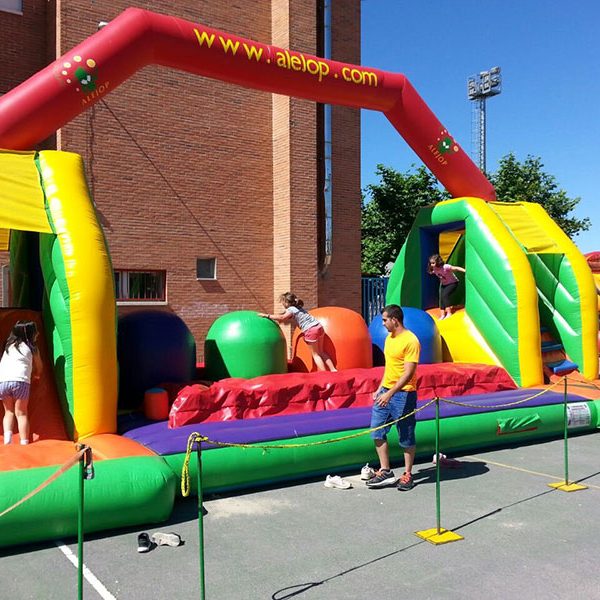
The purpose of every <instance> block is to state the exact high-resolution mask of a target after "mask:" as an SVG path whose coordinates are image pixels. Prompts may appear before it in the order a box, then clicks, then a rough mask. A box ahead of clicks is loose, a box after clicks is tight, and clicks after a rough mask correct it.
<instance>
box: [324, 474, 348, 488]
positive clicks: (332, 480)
mask: <svg viewBox="0 0 600 600" xmlns="http://www.w3.org/2000/svg"><path fill="white" fill-rule="evenodd" d="M323 485H324V486H325V487H328V488H336V489H338V490H349V489H350V488H351V487H352V484H351V483H350V482H349V481H346V480H345V479H342V478H341V477H340V476H339V475H333V476H332V475H327V477H326V478H325V483H324V484H323Z"/></svg>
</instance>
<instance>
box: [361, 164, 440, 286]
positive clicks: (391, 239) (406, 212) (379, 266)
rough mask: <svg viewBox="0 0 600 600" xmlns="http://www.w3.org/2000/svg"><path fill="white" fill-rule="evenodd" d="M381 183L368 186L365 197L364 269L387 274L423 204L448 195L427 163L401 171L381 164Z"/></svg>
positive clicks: (363, 224) (432, 202)
mask: <svg viewBox="0 0 600 600" xmlns="http://www.w3.org/2000/svg"><path fill="white" fill-rule="evenodd" d="M375 173H376V175H377V176H378V177H379V179H380V182H379V183H372V184H370V185H368V186H367V187H366V190H365V191H366V195H365V196H363V199H362V219H361V251H362V261H361V267H362V272H363V273H365V274H367V273H368V274H371V275H383V273H384V271H385V265H386V264H387V263H388V262H390V261H394V260H395V259H396V255H397V253H398V252H399V251H400V248H401V247H402V244H404V240H405V239H406V237H407V236H408V232H409V231H410V228H411V227H412V224H413V222H414V220H415V217H416V216H417V213H418V212H419V209H421V208H422V207H423V206H427V205H428V204H434V203H436V202H439V201H440V200H445V199H447V198H448V195H447V194H446V193H445V192H444V191H442V190H441V189H440V188H439V187H438V184H437V179H436V178H435V177H434V176H433V175H432V174H431V173H430V172H429V171H428V170H427V169H426V168H425V167H423V166H421V167H419V168H418V169H417V170H416V172H414V173H411V172H408V171H407V172H406V173H400V172H398V171H396V170H395V169H393V168H391V167H385V166H384V165H377V170H376V171H375Z"/></svg>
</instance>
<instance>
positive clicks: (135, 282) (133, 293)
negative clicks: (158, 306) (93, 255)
mask: <svg viewBox="0 0 600 600" xmlns="http://www.w3.org/2000/svg"><path fill="white" fill-rule="evenodd" d="M166 281H167V272H166V271H125V270H122V269H115V293H116V296H117V302H123V303H129V302H144V303H145V302H166V300H167V294H166Z"/></svg>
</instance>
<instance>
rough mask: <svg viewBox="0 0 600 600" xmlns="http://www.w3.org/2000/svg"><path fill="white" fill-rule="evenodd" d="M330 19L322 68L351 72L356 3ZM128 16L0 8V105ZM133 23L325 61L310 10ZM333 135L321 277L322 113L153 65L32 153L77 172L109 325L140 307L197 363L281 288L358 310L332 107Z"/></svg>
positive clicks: (351, 138) (356, 213)
mask: <svg viewBox="0 0 600 600" xmlns="http://www.w3.org/2000/svg"><path fill="white" fill-rule="evenodd" d="M331 4H332V14H331V51H332V53H331V58H333V59H334V60H340V61H344V62H349V63H355V64H359V63H360V3H359V2H356V1H355V0H338V1H337V2H333V3H331ZM128 5H129V2H126V1H125V0H106V1H105V2H101V3H100V2H93V1H91V0H69V2H60V1H57V0H51V1H48V2H46V1H41V0H22V1H20V0H0V48H2V50H1V51H0V53H1V55H2V60H1V61H0V94H3V93H5V92H7V91H8V90H10V89H12V88H13V87H15V86H16V85H18V84H19V83H21V82H22V81H24V80H25V79H27V78H28V77H29V76H31V75H32V74H34V73H35V72H37V71H38V70H40V69H41V68H42V67H44V66H45V65H46V64H48V63H49V62H51V61H52V60H54V59H55V58H57V57H58V56H61V55H62V54H64V53H65V52H67V51H68V50H69V49H71V48H73V47H74V46H76V45H77V44H78V43H79V42H81V41H82V40H83V39H85V38H86V37H88V36H90V35H92V34H93V33H94V32H95V31H97V28H98V24H99V23H100V22H101V21H110V20H111V19H113V18H115V17H116V16H117V15H118V14H119V13H121V12H122V11H123V10H124V9H126V8H127V7H128ZM144 8H145V9H147V10H151V11H155V12H159V13H163V14H170V15H173V16H177V17H180V18H182V19H186V20H189V21H193V22H197V23H201V24H203V25H206V26H209V27H214V28H217V29H221V30H223V31H226V32H229V33H232V34H236V35H240V36H243V37H247V38H250V39H254V40H257V41H260V42H264V43H269V44H274V45H277V46H280V47H283V48H291V49H293V50H297V51H301V52H305V53H308V54H316V55H323V36H324V26H323V23H324V20H323V7H322V1H320V0H302V1H300V0H261V1H260V2H248V3H235V4H233V5H232V4H230V3H223V2H216V1H214V0H205V1H204V2H197V0H196V1H192V0H177V1H176V2H166V1H161V0H151V1H149V2H146V3H144ZM331 120H332V128H331V129H332V191H333V196H332V223H333V237H332V256H331V262H330V264H329V265H326V264H325V262H326V261H325V256H324V254H325V252H324V247H325V214H324V211H325V209H324V194H323V187H324V134H323V131H324V129H323V107H322V106H320V105H318V104H316V103H314V102H310V101H307V100H301V99H295V98H288V97H287V96H281V95H278V94H270V93H264V92H260V91H255V90H251V89H245V88H242V87H238V86H235V85H231V84H228V83H223V82H220V81H215V80H211V79H207V78H202V77H197V76H194V75H191V74H188V73H183V72H180V71H174V70H167V69H165V68H162V67H158V66H153V67H148V68H145V69H143V70H142V71H139V72H138V73H136V74H135V75H134V76H133V77H132V78H131V79H129V81H127V82H126V83H125V84H124V85H122V86H121V87H119V88H117V89H116V90H115V91H113V92H112V93H111V94H109V95H107V96H106V97H104V98H103V99H102V100H101V101H100V102H99V103H98V104H97V105H95V106H94V107H93V108H91V109H89V110H88V111H87V112H85V113H83V114H82V115H80V116H79V117H77V118H76V119H75V120H74V121H72V122H71V123H69V124H68V125H66V126H65V127H63V128H62V129H61V130H59V131H58V132H57V134H56V135H55V136H53V137H52V138H51V139H49V140H46V141H45V142H44V143H43V144H42V145H40V148H57V149H59V150H66V151H72V152H77V153H79V154H81V155H82V156H83V158H84V161H85V166H86V173H87V178H88V182H89V186H90V189H91V192H92V196H93V198H94V200H95V203H96V206H97V210H98V214H99V218H100V221H101V223H102V225H103V228H104V231H105V235H106V238H107V241H108V245H109V248H110V252H111V256H112V262H113V267H114V269H115V270H116V271H117V283H118V285H117V292H118V295H120V296H121V297H122V299H123V301H120V302H119V303H118V304H119V312H120V314H124V313H126V312H128V311H132V310H139V309H140V308H148V307H150V306H152V307H153V308H159V309H161V310H171V311H174V312H175V313H177V314H178V315H179V316H181V318H182V319H183V320H184V321H185V322H186V324H187V325H188V327H189V328H190V329H191V331H192V333H193V334H194V336H195V338H196V342H197V345H198V351H199V357H201V352H202V341H203V339H204V336H205V334H206V331H207V330H208V328H209V327H210V325H211V323H212V322H213V321H214V319H215V318H216V317H218V316H220V315H221V314H223V313H225V312H229V311H233V310H245V309H250V310H261V311H266V312H272V311H273V310H275V308H276V307H277V302H276V299H277V297H278V296H279V294H280V293H281V292H284V291H287V290H290V289H291V290H293V291H294V292H295V293H297V294H298V295H299V296H301V297H302V298H303V299H304V300H305V304H306V306H307V307H308V308H310V307H313V306H326V305H338V306H345V307H348V308H351V309H354V310H360V170H359V169H360V166H359V165H360V115H359V111H358V110H356V109H350V108H344V107H334V108H333V110H332V119H331ZM6 261H7V259H6V257H3V262H4V264H6ZM213 270H214V274H213ZM163 288H164V289H163ZM149 290H150V291H149ZM163 293H164V297H163ZM139 295H141V296H142V297H143V296H146V298H141V299H139V298H138V299H137V300H136V298H137V296H139Z"/></svg>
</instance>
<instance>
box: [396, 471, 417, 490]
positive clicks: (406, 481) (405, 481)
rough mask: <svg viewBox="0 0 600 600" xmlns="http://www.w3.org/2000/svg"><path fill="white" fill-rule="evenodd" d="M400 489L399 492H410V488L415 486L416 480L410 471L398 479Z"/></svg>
mask: <svg viewBox="0 0 600 600" xmlns="http://www.w3.org/2000/svg"><path fill="white" fill-rule="evenodd" d="M397 487H398V491H399V492H408V490H412V489H413V488H414V487H415V482H414V480H413V478H412V475H411V474H410V473H403V474H402V477H400V479H399V480H398V486H397Z"/></svg>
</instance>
